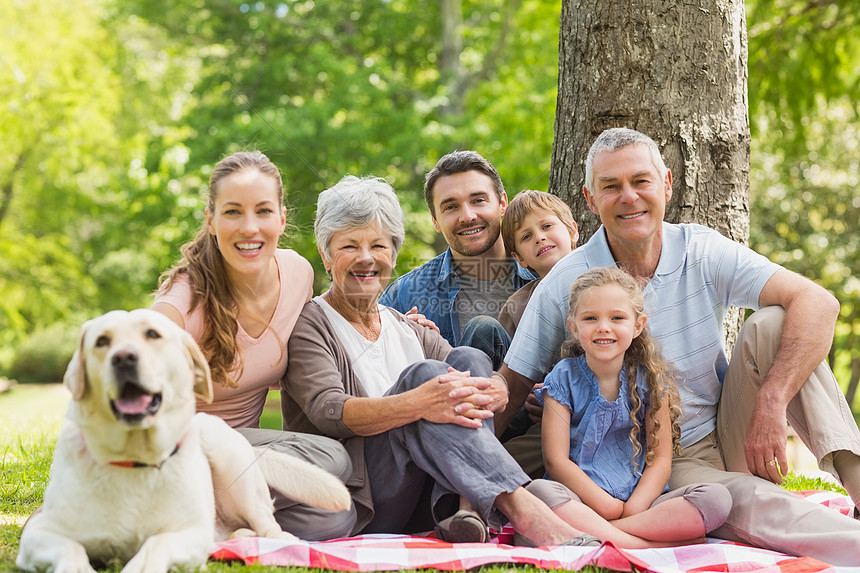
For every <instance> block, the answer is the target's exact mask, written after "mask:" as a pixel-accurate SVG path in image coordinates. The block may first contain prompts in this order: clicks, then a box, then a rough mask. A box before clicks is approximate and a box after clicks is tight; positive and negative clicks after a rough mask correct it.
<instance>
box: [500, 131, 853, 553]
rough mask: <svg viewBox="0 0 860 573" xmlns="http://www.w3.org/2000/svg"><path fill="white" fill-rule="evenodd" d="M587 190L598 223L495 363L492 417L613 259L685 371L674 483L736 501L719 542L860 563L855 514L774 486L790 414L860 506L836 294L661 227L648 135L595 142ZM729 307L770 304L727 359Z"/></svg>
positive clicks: (727, 246) (543, 358)
mask: <svg viewBox="0 0 860 573" xmlns="http://www.w3.org/2000/svg"><path fill="white" fill-rule="evenodd" d="M583 191H584V193H585V197H586V200H587V202H588V205H589V208H590V209H591V210H592V211H593V212H594V213H596V214H597V215H599V216H600V220H601V223H602V226H601V227H600V228H599V229H598V231H597V232H596V233H595V235H594V237H592V238H591V240H590V241H589V242H588V243H587V244H586V245H584V246H582V247H580V248H579V249H577V250H576V251H574V252H573V253H572V254H570V255H569V256H568V257H567V258H565V259H564V260H563V261H560V262H559V263H558V264H557V265H556V266H555V267H554V268H553V269H552V271H551V272H550V273H549V274H548V275H547V276H546V277H545V278H544V279H543V281H542V282H541V284H540V285H539V286H538V287H537V289H536V290H535V293H534V295H533V296H532V298H531V301H530V303H529V305H528V308H527V309H526V312H525V314H524V316H523V319H522V322H520V326H519V328H518V329H517V332H516V336H515V337H514V340H513V343H512V345H511V348H510V350H509V352H508V354H507V356H506V359H505V360H506V363H505V364H504V365H503V366H502V368H501V370H500V374H501V375H502V376H503V377H504V378H505V379H506V380H507V382H508V385H509V390H510V403H509V406H508V409H507V410H506V411H505V412H504V413H503V414H502V415H501V416H497V418H496V419H497V424H504V423H505V419H507V417H509V416H510V413H509V412H510V411H511V410H512V409H516V408H517V407H518V406H519V405H521V404H522V403H523V400H524V399H525V397H526V395H527V394H528V392H529V390H530V389H531V387H532V385H533V382H534V381H536V380H541V379H542V378H543V376H544V374H545V373H546V372H547V371H549V369H550V368H551V366H552V364H553V362H554V361H555V359H556V357H557V356H558V350H559V347H560V345H561V342H562V341H563V340H564V338H565V318H564V317H565V314H566V311H567V302H568V296H569V289H570V285H571V283H572V282H573V281H574V280H575V279H576V278H577V277H578V276H579V275H580V274H582V273H583V272H585V271H586V270H588V269H589V268H593V267H601V266H610V265H617V266H618V267H620V268H622V269H625V270H626V271H628V272H629V273H630V274H631V275H633V276H634V277H635V278H636V279H637V280H638V281H639V282H640V284H641V285H642V286H643V288H644V290H645V294H646V311H647V313H648V324H649V326H650V328H651V331H652V333H653V334H654V336H655V337H656V338H657V339H658V340H659V342H660V346H661V349H662V351H663V354H664V356H665V357H666V358H667V359H668V360H670V361H671V362H673V363H674V364H675V366H676V367H677V370H678V375H679V381H680V386H681V398H682V407H683V412H684V416H683V422H682V427H681V430H682V437H681V445H682V447H683V448H684V452H683V455H681V456H678V457H676V458H675V460H674V461H673V465H672V477H671V479H670V487H672V488H677V487H681V486H683V485H687V484H690V483H693V482H719V483H722V484H724V485H726V487H728V488H729V490H730V492H731V493H732V498H733V501H734V506H733V508H732V511H731V514H730V515H729V518H728V519H727V520H726V523H725V524H724V525H723V526H722V527H721V528H719V529H717V530H716V531H714V533H713V534H714V535H716V536H718V537H723V538H725V539H732V540H737V541H742V542H745V543H750V544H753V545H757V546H761V547H765V548H768V549H773V550H776V551H782V552H786V553H791V554H796V555H810V556H813V557H816V558H819V559H822V560H825V561H828V562H830V563H833V564H838V565H856V564H857V563H858V562H860V522H858V521H856V520H854V519H851V518H850V517H846V516H843V515H841V514H839V513H837V512H835V511H833V510H831V509H828V508H825V507H822V506H818V505H816V504H812V503H809V502H808V501H806V500H804V499H802V498H800V497H799V496H796V495H794V494H792V493H790V492H787V491H785V490H783V489H782V488H780V487H779V486H778V485H777V484H779V483H781V482H782V477H781V473H782V470H785V469H786V468H787V461H786V453H785V444H786V433H787V426H786V419H788V420H789V421H790V423H791V425H792V427H793V428H794V429H795V430H796V431H797V433H798V435H799V436H800V437H801V438H802V439H803V441H804V443H806V444H807V446H808V447H809V448H810V449H811V451H812V452H813V453H814V454H815V456H816V459H817V460H818V462H819V465H820V467H821V468H822V469H825V470H828V471H831V472H832V473H834V475H837V477H839V478H840V479H841V480H842V483H843V485H844V486H845V488H846V489H847V490H848V493H849V495H850V496H851V498H852V499H853V500H854V502H855V504H856V503H857V502H858V501H860V457H858V453H860V432H858V430H857V426H856V424H855V422H854V419H853V417H852V415H851V411H850V409H849V408H848V405H847V403H846V402H845V399H844V397H843V396H842V393H841V391H840V389H839V386H838V384H837V383H836V380H835V379H834V377H833V374H832V373H831V372H830V370H829V368H828V367H827V365H826V363H824V362H823V360H824V358H825V356H826V355H827V351H828V349H829V347H830V344H831V341H832V338H833V331H834V327H835V323H836V317H837V314H838V309H839V304H838V302H837V301H836V300H835V299H834V298H833V297H832V296H831V295H830V294H829V293H828V292H827V291H825V290H824V289H823V288H821V287H819V286H818V285H816V284H814V283H813V282H811V281H809V280H807V279H805V278H803V277H801V276H799V275H797V274H795V273H792V272H790V271H788V270H786V269H784V268H782V267H780V266H779V265H776V264H774V263H771V262H770V261H768V260H767V259H766V258H765V257H763V256H761V255H759V254H757V253H755V252H753V251H752V250H750V249H748V248H746V247H744V246H742V245H740V244H738V243H735V242H733V241H731V240H729V239H726V238H725V237H723V236H722V235H720V234H719V233H717V232H715V231H713V230H711V229H708V228H706V227H702V226H699V225H690V224H684V225H673V224H669V223H665V222H663V216H664V213H665V208H666V202H667V201H668V200H669V198H670V197H671V195H672V174H671V172H670V171H669V170H668V169H667V168H666V166H665V164H664V162H663V159H662V157H661V156H660V151H659V148H658V147H657V145H656V144H655V143H654V142H653V141H652V140H651V139H650V138H649V137H647V136H645V135H643V134H641V133H639V132H636V131H633V130H629V129H610V130H607V131H605V132H603V133H602V134H601V135H600V136H599V137H598V138H597V140H596V141H595V142H594V144H593V145H592V147H591V150H590V151H589V154H588V158H587V161H586V173H585V186H584V187H583ZM732 304H734V305H737V306H740V307H745V308H752V309H758V308H761V310H759V311H758V312H756V313H754V314H753V315H752V317H751V318H750V319H749V320H748V321H747V323H746V325H745V326H744V328H743V330H742V331H741V334H740V337H739V340H738V343H737V344H736V346H735V348H734V352H733V353H732V360H731V363H729V362H728V360H727V359H726V353H725V351H724V347H723V330H722V325H723V318H724V316H725V313H726V308H727V307H728V306H729V305H732ZM813 325H814V326H815V327H814V328H811V327H812V326H813Z"/></svg>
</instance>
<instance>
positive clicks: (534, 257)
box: [499, 190, 579, 478]
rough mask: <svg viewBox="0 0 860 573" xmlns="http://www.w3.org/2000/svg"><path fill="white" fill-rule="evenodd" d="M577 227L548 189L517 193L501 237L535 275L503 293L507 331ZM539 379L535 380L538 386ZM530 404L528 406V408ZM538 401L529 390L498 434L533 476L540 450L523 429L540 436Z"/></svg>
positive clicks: (569, 246) (537, 473) (540, 470)
mask: <svg viewBox="0 0 860 573" xmlns="http://www.w3.org/2000/svg"><path fill="white" fill-rule="evenodd" d="M578 239H579V232H578V231H577V229H576V221H574V220H573V213H571V211H570V207H568V206H567V204H566V203H565V202H564V201H562V200H561V199H559V198H558V197H556V196H555V195H550V194H549V193H544V192H543V191H532V190H526V191H521V192H520V193H518V194H517V195H516V196H515V197H514V198H513V199H512V200H511V202H510V203H508V208H507V209H506V210H505V215H504V217H502V240H504V242H505V248H506V249H507V250H508V252H509V253H511V255H512V256H513V257H514V259H516V261H517V262H518V263H519V264H520V265H522V266H524V267H527V268H529V269H531V270H532V271H533V272H535V273H537V275H538V277H540V278H538V279H537V280H535V281H532V282H530V283H529V284H527V285H526V286H524V287H522V288H521V289H519V290H518V291H517V292H515V293H514V294H512V295H511V296H510V297H508V300H507V301H506V302H505V305H504V306H503V307H502V310H501V311H500V312H499V322H500V323H501V324H502V327H504V329H505V330H506V331H507V333H508V334H510V335H511V338H513V336H514V332H516V330H517V325H518V324H519V323H520V319H521V318H522V316H523V311H525V309H526V305H527V304H528V302H529V298H531V296H532V292H534V289H535V287H536V286H537V284H538V283H539V282H540V280H541V279H542V278H543V277H545V276H546V274H547V273H548V272H549V270H550V269H551V268H552V267H553V265H555V264H556V263H557V262H558V261H560V260H561V259H562V258H563V257H564V256H565V255H567V254H568V253H569V252H571V251H572V250H573V249H574V247H576V241H577V240H578ZM540 386H541V384H538V385H536V386H535V388H539V387H540ZM530 410H531V412H530ZM540 411H541V407H540V405H539V404H538V403H537V398H535V396H534V392H532V393H531V394H530V395H529V397H528V399H527V400H526V404H525V407H524V408H522V409H521V410H520V411H519V412H517V413H516V415H515V416H514V418H513V420H511V423H510V425H509V426H508V427H507V429H506V430H505V432H504V433H503V434H502V435H501V436H500V437H499V440H501V442H502V444H503V445H504V446H505V449H507V450H508V453H510V454H511V456H513V458H514V459H515V460H516V461H517V463H519V464H520V466H521V467H522V468H523V470H524V471H525V472H526V473H527V474H529V476H530V477H532V478H537V477H541V476H543V474H544V467H543V456H542V455H541V451H540V448H535V447H534V441H533V440H530V439H529V437H528V436H524V437H523V438H521V436H523V434H536V435H537V436H540V424H537V423H535V422H537V421H538V420H539V418H540V413H539V412H540Z"/></svg>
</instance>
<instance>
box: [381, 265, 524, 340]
mask: <svg viewBox="0 0 860 573" xmlns="http://www.w3.org/2000/svg"><path fill="white" fill-rule="evenodd" d="M510 262H511V270H513V271H514V272H513V273H511V275H512V281H513V285H514V289H519V288H520V287H522V286H524V285H526V284H527V283H529V282H531V281H533V280H534V279H535V278H537V277H536V276H535V275H533V274H532V273H531V271H529V270H528V269H525V268H523V267H521V266H520V265H518V264H517V263H516V261H514V259H513V258H511V259H510ZM459 292H460V277H459V276H458V275H457V272H456V271H455V270H454V258H453V256H452V255H451V249H450V248H448V249H446V250H445V252H444V253H442V254H441V255H438V256H437V257H434V258H433V259H431V260H429V261H427V262H426V263H424V264H423V265H421V266H420V267H418V268H416V269H414V270H412V271H409V272H408V273H406V274H405V275H403V276H401V277H400V278H398V279H397V280H396V281H394V282H393V283H391V284H390V285H388V288H387V289H385V292H384V293H382V297H380V299H379V304H383V305H385V306H390V307H392V308H394V309H396V310H399V311H400V312H403V313H405V312H407V311H408V310H409V309H410V308H412V307H413V306H416V307H418V312H420V313H421V314H423V315H424V316H426V317H427V318H429V319H430V320H432V321H433V322H435V323H436V326H438V327H439V330H440V333H441V335H442V337H443V338H444V339H445V340H447V341H448V342H449V343H450V344H451V345H452V346H457V345H458V344H459V343H460V314H459V312H458V311H457V305H456V304H454V300H455V299H456V298H457V294H458V293H459ZM493 318H496V317H493Z"/></svg>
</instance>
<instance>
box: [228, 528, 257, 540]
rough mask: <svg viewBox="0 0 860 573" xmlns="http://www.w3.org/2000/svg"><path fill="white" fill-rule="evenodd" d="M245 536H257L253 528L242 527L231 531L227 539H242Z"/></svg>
mask: <svg viewBox="0 0 860 573" xmlns="http://www.w3.org/2000/svg"><path fill="white" fill-rule="evenodd" d="M245 537H257V533H256V532H255V531H254V530H253V529H248V528H247V527H243V528H241V529H237V530H236V531H234V532H233V533H231V534H230V535H229V536H228V537H227V539H244V538H245Z"/></svg>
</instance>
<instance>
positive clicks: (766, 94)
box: [747, 0, 860, 403]
mask: <svg viewBox="0 0 860 573" xmlns="http://www.w3.org/2000/svg"><path fill="white" fill-rule="evenodd" d="M747 24H748V28H749V74H750V78H749V92H750V96H749V101H750V123H751V125H750V127H751V131H752V147H751V157H750V163H751V165H750V206H751V209H750V210H751V217H750V246H752V247H753V248H754V249H756V250H757V251H759V252H761V253H762V254H764V255H766V256H768V257H769V258H770V259H771V260H773V261H775V262H778V263H780V264H782V265H784V266H785V267H787V268H789V269H791V270H793V271H795V272H798V273H800V274H802V275H804V276H807V277H809V278H811V279H813V280H815V281H816V282H818V283H819V284H821V285H823V286H825V287H826V288H828V289H829V290H830V291H831V292H833V294H834V295H836V298H838V299H839V301H840V303H841V304H842V310H841V313H840V319H839V324H838V325H837V330H836V338H835V340H834V345H833V349H832V351H831V357H830V362H831V364H832V365H833V366H834V367H835V368H836V371H837V377H838V378H839V379H840V382H841V383H842V384H843V386H845V387H846V389H847V394H848V398H849V403H853V398H854V397H855V395H856V389H857V385H858V383H860V276H858V270H860V191H858V185H860V98H858V95H860V59H858V55H860V34H858V32H860V5H858V4H857V3H856V2H853V1H850V0H750V1H748V2H747ZM810 328H814V325H810Z"/></svg>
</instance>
